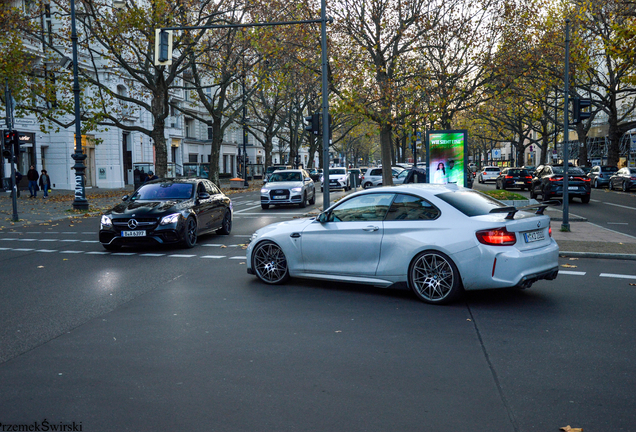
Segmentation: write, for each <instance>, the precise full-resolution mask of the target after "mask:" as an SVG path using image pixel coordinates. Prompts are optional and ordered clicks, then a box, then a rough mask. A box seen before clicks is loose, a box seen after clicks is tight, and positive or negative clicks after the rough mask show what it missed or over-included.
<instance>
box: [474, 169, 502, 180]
mask: <svg viewBox="0 0 636 432" xmlns="http://www.w3.org/2000/svg"><path fill="white" fill-rule="evenodd" d="M499 174H501V170H500V169H499V167H496V166H487V167H484V168H483V169H482V170H481V171H480V172H479V176H478V181H479V183H486V182H488V181H496V179H497V177H498V176H499Z"/></svg>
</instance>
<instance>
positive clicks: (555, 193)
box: [530, 165, 592, 204]
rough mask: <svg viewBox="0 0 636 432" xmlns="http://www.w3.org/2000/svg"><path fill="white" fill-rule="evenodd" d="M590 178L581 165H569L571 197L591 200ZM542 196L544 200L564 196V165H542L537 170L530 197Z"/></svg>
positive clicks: (584, 201) (585, 200) (586, 201)
mask: <svg viewBox="0 0 636 432" xmlns="http://www.w3.org/2000/svg"><path fill="white" fill-rule="evenodd" d="M591 189H592V188H591V186H590V179H589V177H587V176H586V175H585V173H584V172H583V170H581V169H580V168H579V167H575V166H569V167H568V196H569V199H570V200H572V199H573V198H580V199H581V201H582V202H583V203H585V204H587V203H589V202H590V194H591ZM538 196H541V197H542V199H543V200H544V201H546V200H549V199H551V198H555V197H563V165H542V166H540V167H539V168H537V170H536V171H535V175H534V177H533V178H532V185H531V186H530V198H537V197H538Z"/></svg>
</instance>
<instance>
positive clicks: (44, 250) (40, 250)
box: [36, 249, 57, 253]
mask: <svg viewBox="0 0 636 432" xmlns="http://www.w3.org/2000/svg"><path fill="white" fill-rule="evenodd" d="M36 252H45V253H50V252H57V250H54V249H37V250H36Z"/></svg>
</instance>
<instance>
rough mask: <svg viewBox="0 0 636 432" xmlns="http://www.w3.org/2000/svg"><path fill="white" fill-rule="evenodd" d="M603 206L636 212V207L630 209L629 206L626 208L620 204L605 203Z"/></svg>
mask: <svg viewBox="0 0 636 432" xmlns="http://www.w3.org/2000/svg"><path fill="white" fill-rule="evenodd" d="M603 204H605V205H611V206H614V207H620V208H624V209H627V210H636V207H629V206H624V205H620V204H614V203H608V202H606V203H603Z"/></svg>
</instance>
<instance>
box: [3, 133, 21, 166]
mask: <svg viewBox="0 0 636 432" xmlns="http://www.w3.org/2000/svg"><path fill="white" fill-rule="evenodd" d="M2 135H3V139H2V143H3V146H2V156H4V157H5V158H7V159H9V158H11V146H13V155H14V156H15V157H17V156H18V155H19V154H20V139H19V138H18V132H17V131H8V130H5V131H4V133H3V134H2Z"/></svg>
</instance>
